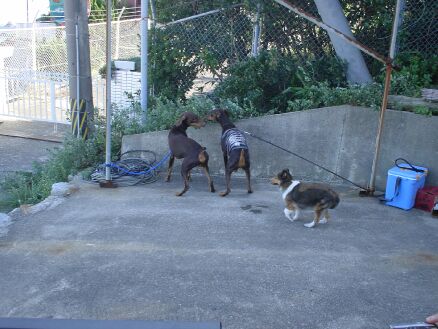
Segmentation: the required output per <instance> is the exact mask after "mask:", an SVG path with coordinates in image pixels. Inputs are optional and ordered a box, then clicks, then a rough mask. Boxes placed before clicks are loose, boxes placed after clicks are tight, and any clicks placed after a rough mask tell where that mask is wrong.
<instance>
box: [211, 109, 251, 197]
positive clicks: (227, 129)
mask: <svg viewBox="0 0 438 329" xmlns="http://www.w3.org/2000/svg"><path fill="white" fill-rule="evenodd" d="M207 120H209V121H216V122H218V123H219V124H220V125H221V127H222V137H221V147H222V154H223V156H224V163H225V181H226V185H227V189H226V191H224V192H221V193H219V195H220V196H226V195H228V194H229V193H230V192H231V174H232V173H233V172H234V171H237V170H238V169H239V168H241V169H243V170H244V171H245V174H246V179H247V187H248V193H252V188H251V173H250V161H249V151H248V145H247V143H246V139H245V136H244V135H243V133H242V132H241V131H240V130H239V129H237V128H236V126H235V125H234V124H233V123H232V122H231V120H230V119H229V114H228V111H227V110H223V109H216V110H213V111H211V112H210V114H209V115H208V116H207Z"/></svg>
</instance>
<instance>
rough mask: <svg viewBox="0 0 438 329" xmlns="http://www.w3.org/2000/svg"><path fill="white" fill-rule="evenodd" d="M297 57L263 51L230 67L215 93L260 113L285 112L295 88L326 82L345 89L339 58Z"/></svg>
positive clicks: (342, 67)
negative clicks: (306, 59)
mask: <svg viewBox="0 0 438 329" xmlns="http://www.w3.org/2000/svg"><path fill="white" fill-rule="evenodd" d="M301 63H302V61H301V60H298V59H297V58H296V57H293V56H283V55H281V54H280V53H279V52H277V51H263V52H261V53H260V55H259V56H258V57H255V58H251V59H248V60H247V61H245V62H240V63H237V64H235V65H233V66H231V67H230V69H229V71H228V76H227V77H226V78H225V79H224V80H223V81H222V82H221V83H220V84H219V85H218V86H217V88H216V90H215V93H216V94H217V95H218V96H219V97H222V98H229V99H237V102H238V104H239V105H241V106H245V105H247V104H251V106H252V107H254V108H255V109H256V110H257V111H258V112H261V113H266V112H273V111H274V112H284V111H286V109H287V106H288V105H287V102H288V101H289V100H290V99H291V92H292V88H297V87H299V88H302V87H305V86H311V85H313V84H315V83H317V82H319V81H325V82H326V83H327V85H329V86H344V85H345V83H346V81H345V74H344V65H343V63H342V62H341V61H340V60H338V59H337V58H336V57H327V58H324V59H314V60H308V61H306V62H305V63H304V64H301Z"/></svg>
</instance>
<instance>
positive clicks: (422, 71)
mask: <svg viewBox="0 0 438 329" xmlns="http://www.w3.org/2000/svg"><path fill="white" fill-rule="evenodd" d="M396 64H397V65H398V66H399V67H400V68H401V69H400V70H399V71H397V70H395V71H393V73H392V78H391V93H392V94H397V95H404V96H411V97H419V96H420V95H421V88H427V87H430V86H433V85H435V86H436V85H438V55H429V56H427V55H423V54H420V53H401V54H399V55H398V57H397V61H396ZM379 79H380V81H383V79H384V76H383V74H382V75H381V76H380V77H379Z"/></svg>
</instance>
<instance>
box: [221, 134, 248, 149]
mask: <svg viewBox="0 0 438 329" xmlns="http://www.w3.org/2000/svg"><path fill="white" fill-rule="evenodd" d="M221 139H222V142H223V143H224V144H225V145H226V147H227V154H228V155H230V153H231V151H233V150H237V149H245V150H247V149H248V145H247V144H246V139H245V136H244V135H243V133H242V132H241V131H240V130H239V129H237V128H231V129H228V130H226V131H225V132H224V133H223V134H222V138H221Z"/></svg>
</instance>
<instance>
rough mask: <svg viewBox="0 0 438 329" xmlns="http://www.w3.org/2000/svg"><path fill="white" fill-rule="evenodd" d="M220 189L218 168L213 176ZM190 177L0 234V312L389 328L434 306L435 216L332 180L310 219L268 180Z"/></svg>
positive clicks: (78, 202)
mask: <svg viewBox="0 0 438 329" xmlns="http://www.w3.org/2000/svg"><path fill="white" fill-rule="evenodd" d="M215 182H216V185H217V188H218V190H222V189H223V177H215ZM244 185H245V184H244V181H243V180H239V179H237V178H233V187H234V188H233V190H232V193H231V194H230V195H229V196H228V197H226V198H221V197H219V196H218V194H217V193H215V194H212V193H209V192H207V183H206V180H205V177H200V176H195V177H193V182H192V188H191V189H190V190H189V191H188V192H187V194H186V195H184V196H183V197H180V198H178V197H175V195H174V193H175V192H177V191H179V190H180V189H181V186H182V183H181V179H180V177H178V175H175V177H174V179H173V181H172V182H170V183H164V182H163V181H162V179H161V180H160V181H158V182H157V183H154V184H150V185H145V186H137V187H124V188H117V189H100V188H99V187H96V186H94V185H88V184H85V185H84V186H82V187H81V190H80V191H79V192H77V193H76V194H73V195H72V196H70V197H69V198H68V199H67V200H66V201H65V202H64V203H63V204H61V205H59V206H58V207H56V208H54V209H51V210H48V211H44V212H41V213H37V214H35V215H32V216H24V217H21V218H18V219H16V220H15V221H14V223H13V224H12V225H11V226H10V227H9V233H8V235H7V236H4V237H1V238H0V264H1V266H0V292H1V298H0V317H54V318H75V319H79V318H82V319H148V320H187V321H206V320H220V321H222V324H223V327H224V328H226V329H237V328H239V329H250V328H251V329H254V328H275V329H281V328H324V329H326V328H349V329H354V328H388V325H389V324H391V323H400V322H410V321H421V320H424V318H425V317H426V315H428V314H430V313H432V312H435V311H437V310H438V294H437V291H438V275H437V273H438V219H437V218H432V217H431V216H430V215H429V214H428V213H425V212H422V211H420V210H416V209H413V210H411V211H403V210H400V209H397V208H392V207H389V206H385V205H382V204H380V203H379V202H378V201H377V199H374V198H361V197H358V196H357V191H354V190H349V189H347V188H343V187H339V188H338V190H339V191H340V192H341V203H340V204H339V206H338V207H337V208H336V209H334V210H333V211H332V212H331V214H332V220H331V221H330V222H329V223H328V224H325V225H320V226H319V227H317V228H314V229H308V228H305V227H304V226H303V223H304V222H308V221H310V219H311V217H312V213H311V212H304V213H303V214H302V217H303V218H302V219H301V220H299V221H297V222H294V223H292V222H290V221H288V220H287V219H286V218H285V217H284V215H283V204H282V201H281V198H280V193H279V191H278V190H277V188H276V187H274V186H272V185H270V184H268V182H267V181H262V180H261V181H257V182H256V183H255V188H254V190H255V192H254V193H253V194H251V195H248V194H246V193H245V190H244Z"/></svg>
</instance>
